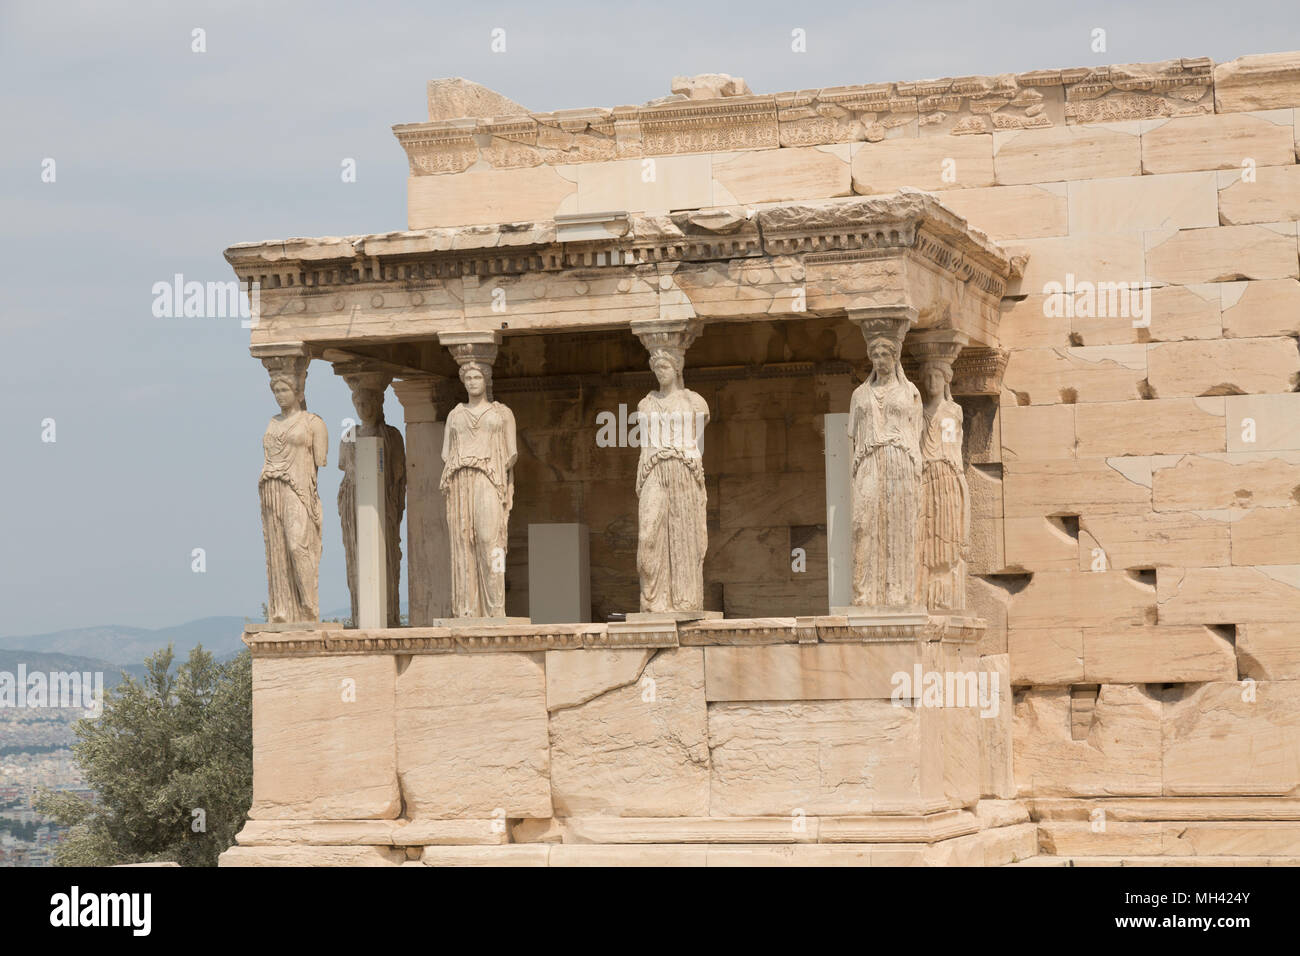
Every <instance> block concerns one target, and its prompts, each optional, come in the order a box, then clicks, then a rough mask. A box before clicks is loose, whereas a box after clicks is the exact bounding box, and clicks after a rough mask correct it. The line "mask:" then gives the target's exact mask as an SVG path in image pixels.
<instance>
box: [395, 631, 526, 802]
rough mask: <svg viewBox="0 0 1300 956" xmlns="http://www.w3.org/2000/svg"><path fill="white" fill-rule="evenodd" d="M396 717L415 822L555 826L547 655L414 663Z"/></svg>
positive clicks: (445, 657) (403, 679) (443, 657)
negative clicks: (548, 821)
mask: <svg viewBox="0 0 1300 956" xmlns="http://www.w3.org/2000/svg"><path fill="white" fill-rule="evenodd" d="M397 715H398V719H397V728H398V729H397V766H398V772H399V774H400V775H401V780H402V793H403V795H404V797H405V799H406V813H407V815H408V816H410V817H413V818H420V817H431V818H434V819H446V818H451V819H454V818H463V817H473V818H478V819H490V818H493V817H494V816H496V817H500V816H501V814H502V813H504V815H505V817H510V818H514V817H549V816H551V787H550V749H549V748H550V742H549V740H548V734H547V716H546V679H545V674H544V665H543V661H542V655H541V654H435V655H414V656H413V657H412V658H411V660H410V663H409V664H408V665H407V666H406V669H405V670H404V671H403V672H402V673H401V674H400V675H399V676H398V678H397Z"/></svg>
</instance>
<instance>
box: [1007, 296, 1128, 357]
mask: <svg viewBox="0 0 1300 956" xmlns="http://www.w3.org/2000/svg"><path fill="white" fill-rule="evenodd" d="M1049 298H1050V299H1051V300H1052V301H1050V302H1049V301H1048V299H1049ZM1064 301H1065V297H1064V294H1063V293H1054V294H1053V295H1052V296H1050V297H1049V296H1047V295H1043V294H1041V293H1035V294H1033V295H1026V296H1024V297H1022V298H1018V299H1003V300H1002V317H1001V319H1000V320H999V321H998V338H999V339H1000V340H1001V342H1002V347H1003V348H1008V349H1042V348H1064V347H1066V346H1068V345H1070V344H1071V342H1070V321H1071V317H1070V315H1069V313H1067V312H1066V310H1065V306H1064ZM1131 321H1132V320H1130V322H1131ZM1088 344H1097V345H1101V344H1108V343H1101V342H1097V343H1088Z"/></svg>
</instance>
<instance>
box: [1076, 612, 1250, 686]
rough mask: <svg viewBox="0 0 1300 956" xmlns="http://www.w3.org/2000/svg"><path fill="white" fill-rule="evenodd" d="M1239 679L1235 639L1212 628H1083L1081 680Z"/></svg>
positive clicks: (1140, 682) (1162, 680)
mask: <svg viewBox="0 0 1300 956" xmlns="http://www.w3.org/2000/svg"><path fill="white" fill-rule="evenodd" d="M1236 678H1237V658H1236V653H1235V651H1234V649H1233V645H1232V642H1231V641H1230V640H1228V639H1227V638H1225V637H1224V636H1223V635H1222V634H1220V633H1218V632H1216V631H1214V630H1213V629H1211V628H1208V627H1152V626H1145V627H1119V628H1107V627H1085V628H1084V629H1083V680H1082V681H1081V682H1080V683H1082V682H1086V683H1096V684H1107V683H1112V684H1118V683H1126V684H1143V683H1192V682H1198V681H1216V680H1217V681H1231V680H1236Z"/></svg>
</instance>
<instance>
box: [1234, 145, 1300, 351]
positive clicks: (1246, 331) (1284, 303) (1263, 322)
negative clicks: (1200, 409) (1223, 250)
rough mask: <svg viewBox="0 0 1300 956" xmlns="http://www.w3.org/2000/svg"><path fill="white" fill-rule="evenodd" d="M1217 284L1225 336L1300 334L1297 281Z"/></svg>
mask: <svg viewBox="0 0 1300 956" xmlns="http://www.w3.org/2000/svg"><path fill="white" fill-rule="evenodd" d="M1297 168H1300V167H1297ZM1220 285H1221V286H1222V296H1223V299H1222V301H1223V334H1224V335H1225V336H1228V337H1229V338H1253V337H1256V336H1260V337H1262V336H1270V335H1300V282H1297V281H1296V280H1295V279H1271V280H1263V281H1259V282H1224V283H1220Z"/></svg>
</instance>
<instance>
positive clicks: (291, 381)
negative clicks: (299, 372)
mask: <svg viewBox="0 0 1300 956" xmlns="http://www.w3.org/2000/svg"><path fill="white" fill-rule="evenodd" d="M271 394H272V395H274V396H275V402H276V404H277V405H279V406H280V411H282V412H289V411H293V410H294V409H295V408H300V407H302V406H303V405H304V402H303V395H302V383H301V382H300V381H299V380H298V376H296V375H294V374H293V373H292V372H276V373H274V374H273V375H272V376H271Z"/></svg>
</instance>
